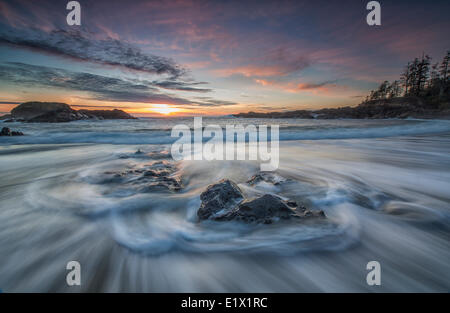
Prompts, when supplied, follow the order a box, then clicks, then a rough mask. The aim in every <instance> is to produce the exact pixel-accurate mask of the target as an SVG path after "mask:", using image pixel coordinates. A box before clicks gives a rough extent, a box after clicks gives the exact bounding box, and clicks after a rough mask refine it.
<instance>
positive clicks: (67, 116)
mask: <svg viewBox="0 0 450 313" xmlns="http://www.w3.org/2000/svg"><path fill="white" fill-rule="evenodd" d="M81 119H83V118H82V117H81V116H79V115H77V112H76V111H75V110H72V109H71V110H70V111H51V112H47V113H44V114H41V115H39V116H36V117H33V118H31V119H29V120H27V122H29V123H66V122H72V121H78V120H81Z"/></svg>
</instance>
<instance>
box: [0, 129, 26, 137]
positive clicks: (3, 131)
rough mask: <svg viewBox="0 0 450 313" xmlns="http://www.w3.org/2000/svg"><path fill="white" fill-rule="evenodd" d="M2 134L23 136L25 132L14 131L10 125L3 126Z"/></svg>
mask: <svg viewBox="0 0 450 313" xmlns="http://www.w3.org/2000/svg"><path fill="white" fill-rule="evenodd" d="M0 136H23V133H22V132H19V131H12V130H11V129H9V128H8V127H3V128H2V130H1V131H0Z"/></svg>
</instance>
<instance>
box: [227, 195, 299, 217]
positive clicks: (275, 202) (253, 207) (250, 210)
mask: <svg viewBox="0 0 450 313" xmlns="http://www.w3.org/2000/svg"><path fill="white" fill-rule="evenodd" d="M291 204H292V202H291ZM302 209H303V210H306V209H305V208H302ZM292 217H300V216H299V215H298V214H297V212H296V210H295V208H292V207H290V206H289V205H288V204H287V202H286V201H284V200H282V199H281V198H278V197H276V196H274V195H270V194H266V195H264V196H262V197H259V198H256V199H254V200H247V201H244V202H242V203H241V204H240V205H239V207H238V210H236V211H235V212H234V213H233V215H232V216H230V218H231V219H236V220H242V221H244V222H257V223H261V222H263V223H265V224H268V223H271V222H272V221H273V220H274V219H290V218H292Z"/></svg>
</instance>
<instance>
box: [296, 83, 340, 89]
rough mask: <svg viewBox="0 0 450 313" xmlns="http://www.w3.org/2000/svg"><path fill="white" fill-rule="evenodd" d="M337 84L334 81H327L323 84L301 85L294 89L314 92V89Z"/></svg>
mask: <svg viewBox="0 0 450 313" xmlns="http://www.w3.org/2000/svg"><path fill="white" fill-rule="evenodd" d="M333 83H335V82H334V81H326V82H322V83H300V84H298V85H297V86H296V87H295V88H294V89H295V90H312V89H319V88H322V87H324V86H326V85H331V84H333Z"/></svg>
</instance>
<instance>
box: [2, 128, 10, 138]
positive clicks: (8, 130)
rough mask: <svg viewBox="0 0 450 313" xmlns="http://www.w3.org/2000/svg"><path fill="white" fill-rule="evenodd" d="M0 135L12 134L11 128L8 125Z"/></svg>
mask: <svg viewBox="0 0 450 313" xmlns="http://www.w3.org/2000/svg"><path fill="white" fill-rule="evenodd" d="M0 136H11V130H10V129H9V128H8V127H3V128H2V131H1V132H0Z"/></svg>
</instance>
